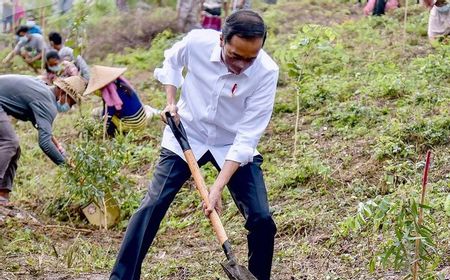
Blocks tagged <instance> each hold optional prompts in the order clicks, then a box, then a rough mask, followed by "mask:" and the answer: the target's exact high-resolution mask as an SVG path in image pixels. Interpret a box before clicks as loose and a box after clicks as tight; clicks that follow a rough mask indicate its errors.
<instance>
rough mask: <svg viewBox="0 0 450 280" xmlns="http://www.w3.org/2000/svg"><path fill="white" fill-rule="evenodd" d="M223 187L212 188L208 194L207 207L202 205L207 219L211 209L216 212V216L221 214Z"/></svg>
mask: <svg viewBox="0 0 450 280" xmlns="http://www.w3.org/2000/svg"><path fill="white" fill-rule="evenodd" d="M223 187H224V186H222V187H220V186H215V185H214V186H212V187H211V189H210V192H209V207H206V204H205V203H203V211H204V212H205V215H206V216H207V217H209V215H210V214H211V213H212V211H213V209H215V210H216V212H217V214H219V215H220V213H222V190H223Z"/></svg>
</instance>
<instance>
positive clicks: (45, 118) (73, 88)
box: [0, 75, 86, 205]
mask: <svg viewBox="0 0 450 280" xmlns="http://www.w3.org/2000/svg"><path fill="white" fill-rule="evenodd" d="M85 87H86V83H85V82H84V80H83V79H82V78H80V77H78V76H73V77H69V78H64V79H61V78H60V79H57V80H55V81H54V86H47V85H46V84H45V83H44V82H43V81H42V80H40V79H38V78H36V77H32V76H24V75H1V76H0V205H7V204H8V202H9V194H10V192H11V191H12V186H13V181H14V177H15V174H16V169H17V162H18V160H19V157H20V146H19V138H18V137H17V134H16V133H15V132H14V128H13V126H12V124H11V121H10V118H9V116H12V117H14V118H16V119H19V120H22V121H30V122H31V123H32V124H33V126H34V127H35V128H36V129H37V130H38V136H39V147H40V148H41V149H42V151H43V152H44V153H45V154H46V155H47V156H48V157H49V158H50V159H51V160H52V161H53V162H54V163H55V164H58V165H61V164H64V163H65V162H66V159H65V151H64V149H63V147H62V146H61V144H60V143H59V142H58V141H57V140H56V138H55V137H54V136H53V135H52V124H53V121H54V119H55V117H56V114H57V113H58V112H59V113H63V112H67V111H69V109H70V108H71V107H72V106H73V105H74V104H76V103H79V102H80V101H81V96H82V93H83V91H84V90H85Z"/></svg>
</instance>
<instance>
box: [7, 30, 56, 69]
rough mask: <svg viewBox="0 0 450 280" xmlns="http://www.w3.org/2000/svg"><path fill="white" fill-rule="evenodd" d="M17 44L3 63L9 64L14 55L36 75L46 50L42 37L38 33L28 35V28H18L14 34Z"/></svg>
mask: <svg viewBox="0 0 450 280" xmlns="http://www.w3.org/2000/svg"><path fill="white" fill-rule="evenodd" d="M16 35H17V38H18V40H17V41H18V43H17V45H16V47H15V48H14V50H13V51H12V52H11V53H10V54H9V55H8V56H7V57H6V58H5V59H3V63H7V62H9V61H10V60H11V59H12V58H13V56H14V55H18V54H19V55H20V56H21V57H22V58H23V59H24V60H25V62H26V63H27V64H28V65H29V66H30V67H32V68H33V70H34V71H35V72H36V73H37V72H38V69H40V67H41V66H40V65H41V61H42V55H43V53H44V52H45V51H46V50H47V49H48V46H47V44H46V43H45V41H44V37H42V35H41V34H38V33H29V27H28V26H25V25H23V26H19V28H18V29H17V32H16Z"/></svg>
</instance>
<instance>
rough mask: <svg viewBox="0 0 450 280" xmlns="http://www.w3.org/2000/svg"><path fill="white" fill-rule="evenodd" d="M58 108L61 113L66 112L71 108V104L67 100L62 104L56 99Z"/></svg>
mask: <svg viewBox="0 0 450 280" xmlns="http://www.w3.org/2000/svg"><path fill="white" fill-rule="evenodd" d="M66 100H67V95H66ZM56 110H58V112H60V113H65V112H67V111H69V110H70V106H69V104H67V101H66V103H64V104H61V103H60V102H59V101H56Z"/></svg>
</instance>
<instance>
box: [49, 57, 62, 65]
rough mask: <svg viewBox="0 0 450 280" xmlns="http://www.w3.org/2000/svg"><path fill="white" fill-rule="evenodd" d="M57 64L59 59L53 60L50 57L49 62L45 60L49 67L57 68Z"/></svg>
mask: <svg viewBox="0 0 450 280" xmlns="http://www.w3.org/2000/svg"><path fill="white" fill-rule="evenodd" d="M59 63H60V61H59V59H57V58H54V57H52V58H50V59H49V60H47V64H48V66H49V67H54V66H58V65H59Z"/></svg>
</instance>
